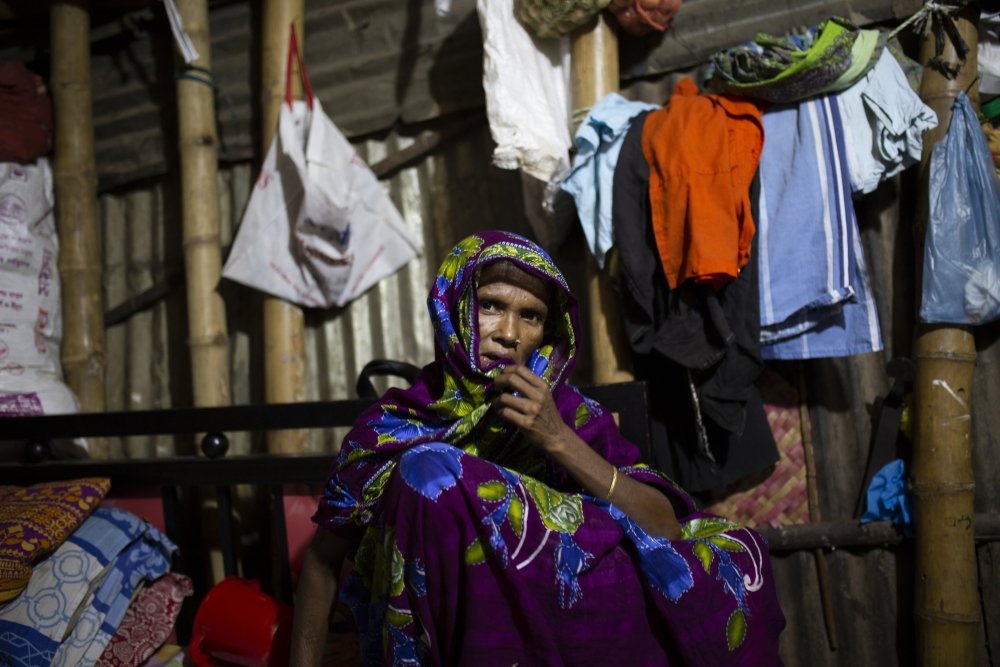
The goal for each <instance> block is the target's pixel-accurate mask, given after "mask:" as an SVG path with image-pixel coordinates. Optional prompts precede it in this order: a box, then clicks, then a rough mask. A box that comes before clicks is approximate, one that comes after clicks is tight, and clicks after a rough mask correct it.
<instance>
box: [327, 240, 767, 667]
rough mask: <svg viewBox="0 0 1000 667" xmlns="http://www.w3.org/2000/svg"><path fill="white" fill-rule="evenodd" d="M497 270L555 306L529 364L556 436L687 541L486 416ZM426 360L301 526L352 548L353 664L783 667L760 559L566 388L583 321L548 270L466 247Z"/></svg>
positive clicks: (436, 293)
mask: <svg viewBox="0 0 1000 667" xmlns="http://www.w3.org/2000/svg"><path fill="white" fill-rule="evenodd" d="M497 261H507V262H511V263H513V264H514V265H516V266H517V267H518V268H520V269H522V270H523V271H525V272H527V273H529V274H531V275H533V276H536V277H538V278H541V279H543V280H545V281H546V282H548V283H549V284H550V285H552V286H553V288H554V289H553V292H554V296H553V302H552V303H551V304H550V316H549V319H548V322H547V326H546V334H545V337H544V339H543V341H542V345H541V347H540V348H539V349H538V350H536V351H535V352H534V353H533V354H532V355H531V357H530V359H529V360H528V362H527V365H528V366H529V367H530V368H531V370H532V371H533V372H534V373H535V374H537V375H538V376H540V377H542V378H543V379H545V380H546V382H547V383H548V384H549V386H550V387H551V390H552V395H553V399H554V401H555V404H556V407H557V409H558V411H559V414H560V416H561V417H562V419H563V420H564V421H565V423H566V424H568V425H569V426H570V427H571V428H573V430H574V431H575V432H576V434H577V435H578V436H579V437H580V438H581V439H582V440H583V441H584V442H586V443H587V444H588V445H590V446H591V447H592V448H593V449H594V450H595V451H596V452H598V453H599V454H600V455H601V456H602V457H604V458H605V459H606V460H607V461H609V462H610V463H611V464H612V465H614V466H616V467H617V468H618V470H619V473H620V474H625V475H628V476H630V477H632V478H633V479H635V480H637V481H640V482H643V483H645V484H649V485H652V486H655V487H657V488H659V489H661V490H662V492H663V493H664V494H666V495H667V496H668V498H670V500H671V502H672V504H673V506H674V508H675V511H676V513H677V516H678V519H679V520H680V522H681V527H682V538H681V539H680V540H674V541H671V540H667V539H665V538H659V537H653V536H650V535H649V534H647V533H646V532H645V531H643V530H642V529H641V528H640V527H639V526H638V525H637V524H636V523H635V522H633V521H632V520H631V519H630V518H629V517H628V516H627V515H625V514H624V513H623V512H622V511H621V510H619V509H618V508H617V507H616V506H615V505H614V504H612V503H610V502H608V501H607V500H605V499H603V498H595V497H593V496H591V495H588V494H586V493H584V492H583V491H582V488H581V487H580V485H579V484H577V483H576V482H575V481H574V480H573V479H572V478H571V477H570V476H569V475H568V474H567V473H566V471H565V470H564V469H562V468H561V467H560V466H559V465H558V464H557V463H555V462H554V461H552V460H551V459H549V458H548V457H546V456H545V455H544V454H543V453H542V452H540V450H537V449H536V448H535V447H534V446H533V445H531V444H530V443H529V442H527V441H526V440H525V439H524V438H522V437H521V436H520V434H519V433H518V431H517V429H516V428H514V427H512V426H510V425H507V424H505V423H504V422H503V421H502V420H501V419H499V417H497V415H496V414H495V413H494V412H493V411H492V410H490V406H491V404H492V398H493V378H495V377H496V376H497V375H498V374H499V373H500V372H501V371H502V369H503V366H504V365H505V363H506V362H504V361H503V360H501V361H495V362H491V363H490V364H489V365H488V366H486V367H481V366H480V363H479V355H478V354H477V350H478V348H479V334H478V326H477V313H478V302H477V299H476V276H477V274H478V271H479V270H480V269H481V268H482V267H483V266H486V265H487V264H490V263H493V262H497ZM428 309H429V312H430V316H431V320H432V323H433V325H434V331H435V347H436V352H435V360H434V362H432V363H431V364H428V365H427V366H426V367H424V368H423V369H422V371H421V373H420V374H419V376H418V377H417V379H416V380H415V381H414V383H413V384H412V386H411V387H409V388H407V389H400V388H394V389H390V390H389V391H388V392H386V393H385V395H384V396H383V397H382V398H381V399H380V400H379V401H378V402H377V403H376V404H374V405H373V406H372V407H371V408H369V409H368V410H367V411H366V412H365V413H364V414H363V415H362V416H361V417H359V419H358V421H357V422H356V424H355V427H354V429H353V430H352V431H351V432H350V433H349V434H348V435H347V437H346V438H345V439H344V442H343V445H342V447H341V451H340V453H339V455H338V457H337V460H336V462H335V464H334V466H333V469H332V470H331V473H330V477H329V479H328V480H327V482H326V485H325V488H324V493H323V496H322V497H321V499H320V505H319V509H318V511H317V513H316V515H315V516H314V517H313V519H314V521H316V522H317V523H318V524H319V525H320V526H321V527H323V528H326V529H329V530H332V531H334V532H337V533H339V534H342V535H347V536H350V537H352V538H356V539H357V540H358V544H359V546H358V549H357V553H356V555H355V558H354V565H355V568H354V571H353V573H352V574H351V575H350V578H349V580H348V581H347V582H346V583H345V586H344V590H343V597H344V599H345V600H346V601H347V602H348V604H350V605H351V607H352V610H353V613H354V617H355V622H356V623H357V626H358V631H359V634H360V637H361V643H362V654H363V656H364V660H365V664H372V665H380V664H393V665H396V664H399V665H415V664H419V665H466V664H467V665H514V664H517V665H521V666H526V665H546V666H547V665H602V666H606V665H668V664H669V665H775V664H780V661H779V659H778V653H777V651H778V635H779V634H780V632H781V630H782V628H783V627H784V617H783V615H782V613H781V609H780V607H779V605H778V602H777V597H776V594H775V590H774V583H773V580H772V575H771V567H770V560H769V558H768V551H767V545H766V544H765V542H764V540H763V539H762V538H761V537H760V536H759V535H758V534H756V533H755V532H754V531H752V530H749V529H746V528H742V527H740V526H739V525H737V524H735V523H733V522H730V521H728V520H726V519H722V518H719V517H714V516H710V515H706V514H703V513H700V512H698V511H696V509H695V506H694V503H693V502H692V500H691V499H690V497H689V496H688V495H687V494H686V493H684V492H683V491H682V490H681V489H679V488H678V487H677V486H675V485H674V484H673V483H672V482H671V481H670V480H669V479H667V478H666V477H665V476H663V475H662V474H660V473H658V472H657V471H655V470H653V469H651V468H649V467H648V466H646V465H644V464H643V463H641V462H640V461H639V451H638V448H637V447H636V446H635V445H634V444H632V443H631V442H629V441H627V440H626V439H625V438H624V437H623V436H622V435H621V434H620V432H619V431H618V428H617V426H616V424H615V421H614V418H613V416H612V415H611V414H610V413H609V412H608V411H607V410H606V409H604V408H603V407H602V406H601V405H600V404H599V403H597V402H595V401H593V400H591V399H589V398H587V397H585V396H583V394H581V393H580V392H579V390H577V389H576V388H575V387H573V386H571V385H569V384H567V382H566V379H567V377H568V375H569V373H570V370H571V369H572V366H573V362H574V359H575V355H576V347H577V332H578V331H579V326H578V315H577V302H576V299H575V298H574V297H573V295H572V294H571V293H570V290H569V288H568V286H567V285H566V281H565V279H564V278H563V276H562V274H561V273H560V272H559V270H558V269H557V268H556V266H555V264H554V263H553V262H552V260H551V258H549V257H548V255H547V254H546V253H545V252H544V251H543V250H542V249H541V248H539V247H538V246H537V245H535V244H534V243H532V242H531V241H528V240H527V239H524V238H522V237H520V236H517V235H514V234H509V233H505V232H481V233H478V234H476V235H473V236H470V237H468V238H466V239H465V240H463V241H462V242H460V243H459V244H458V245H457V246H455V248H454V249H453V250H452V251H451V253H450V254H449V255H448V257H447V258H446V259H445V261H444V262H443V264H442V266H441V268H440V270H439V272H438V276H437V279H436V280H435V282H434V285H433V287H432V288H431V292H430V296H429V298H428Z"/></svg>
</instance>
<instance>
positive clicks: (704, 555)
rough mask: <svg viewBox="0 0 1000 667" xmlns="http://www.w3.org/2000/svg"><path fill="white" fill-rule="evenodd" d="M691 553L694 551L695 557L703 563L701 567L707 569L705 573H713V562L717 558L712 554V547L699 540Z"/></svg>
mask: <svg viewBox="0 0 1000 667" xmlns="http://www.w3.org/2000/svg"><path fill="white" fill-rule="evenodd" d="M691 551H693V552H694V555H695V556H697V557H698V560H699V561H701V566H702V567H703V568H704V569H705V572H706V573H709V572H711V568H712V560H713V559H714V558H715V556H714V554H713V553H712V547H710V546H708V545H707V544H705V543H704V542H702V541H701V540H698V541H697V542H695V543H694V545H693V546H692V547H691Z"/></svg>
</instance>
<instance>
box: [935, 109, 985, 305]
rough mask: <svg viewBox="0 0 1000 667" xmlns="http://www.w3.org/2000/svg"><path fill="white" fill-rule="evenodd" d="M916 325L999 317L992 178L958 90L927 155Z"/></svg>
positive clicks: (975, 122) (976, 124)
mask: <svg viewBox="0 0 1000 667" xmlns="http://www.w3.org/2000/svg"><path fill="white" fill-rule="evenodd" d="M929 186H930V187H929V195H930V202H929V203H930V206H929V211H930V212H929V215H928V220H927V236H926V238H925V245H924V276H923V292H922V295H921V300H920V321H921V322H944V323H950V324H981V323H985V322H990V321H992V320H995V319H997V318H1000V179H997V175H996V172H995V171H994V169H993V157H992V155H991V154H990V150H989V147H988V146H987V144H986V136H985V135H984V134H983V131H982V128H980V126H979V121H978V119H977V118H976V112H975V111H974V110H973V109H972V104H971V103H970V102H969V98H968V97H966V96H965V93H959V95H958V97H957V98H956V99H955V105H954V107H953V108H952V117H951V125H950V127H949V128H948V134H947V136H946V137H945V138H944V139H943V140H942V141H940V142H938V144H937V145H936V146H935V147H934V150H933V152H932V153H931V162H930V180H929Z"/></svg>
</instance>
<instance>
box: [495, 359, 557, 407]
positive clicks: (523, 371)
mask: <svg viewBox="0 0 1000 667" xmlns="http://www.w3.org/2000/svg"><path fill="white" fill-rule="evenodd" d="M494 383H495V384H496V385H497V386H498V387H499V388H500V389H501V390H503V391H517V392H519V393H521V394H522V395H524V396H529V397H533V398H536V399H539V398H543V397H544V396H546V395H548V393H549V385H548V384H547V383H546V382H545V380H543V379H542V378H540V377H538V376H537V375H535V374H534V373H532V372H531V371H530V370H528V369H527V368H525V367H524V366H508V367H507V368H505V369H504V370H503V372H502V373H501V374H500V375H498V376H497V378H496V380H494Z"/></svg>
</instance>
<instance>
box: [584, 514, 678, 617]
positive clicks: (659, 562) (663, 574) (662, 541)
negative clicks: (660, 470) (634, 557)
mask: <svg viewBox="0 0 1000 667" xmlns="http://www.w3.org/2000/svg"><path fill="white" fill-rule="evenodd" d="M602 505H603V506H604V507H605V509H606V510H607V512H608V514H610V515H611V518H613V519H614V520H615V522H617V523H618V525H619V526H621V529H622V530H623V531H624V532H625V536H626V537H628V539H629V540H631V541H632V543H633V544H634V545H635V547H636V550H637V552H638V554H639V561H640V562H641V563H642V571H643V572H644V573H645V574H646V576H647V577H648V578H649V582H650V583H651V584H652V585H653V587H654V588H656V590H658V591H659V592H660V593H662V594H663V595H665V596H666V597H667V599H669V600H670V601H671V602H677V601H678V600H680V599H681V596H682V595H684V594H685V593H687V592H688V591H689V590H691V587H692V586H694V576H693V575H692V574H691V567H690V566H689V565H688V563H687V561H686V560H684V557H683V556H681V555H680V554H679V553H677V550H676V549H674V547H673V546H672V545H671V544H670V541H669V540H667V539H666V538H662V537H653V536H652V535H650V534H649V533H647V532H646V531H644V530H643V529H642V528H640V527H639V526H638V524H636V523H635V521H633V520H632V519H630V518H629V517H628V515H626V514H625V513H624V512H622V511H621V510H620V509H618V508H617V507H615V506H614V505H612V504H610V503H602Z"/></svg>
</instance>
